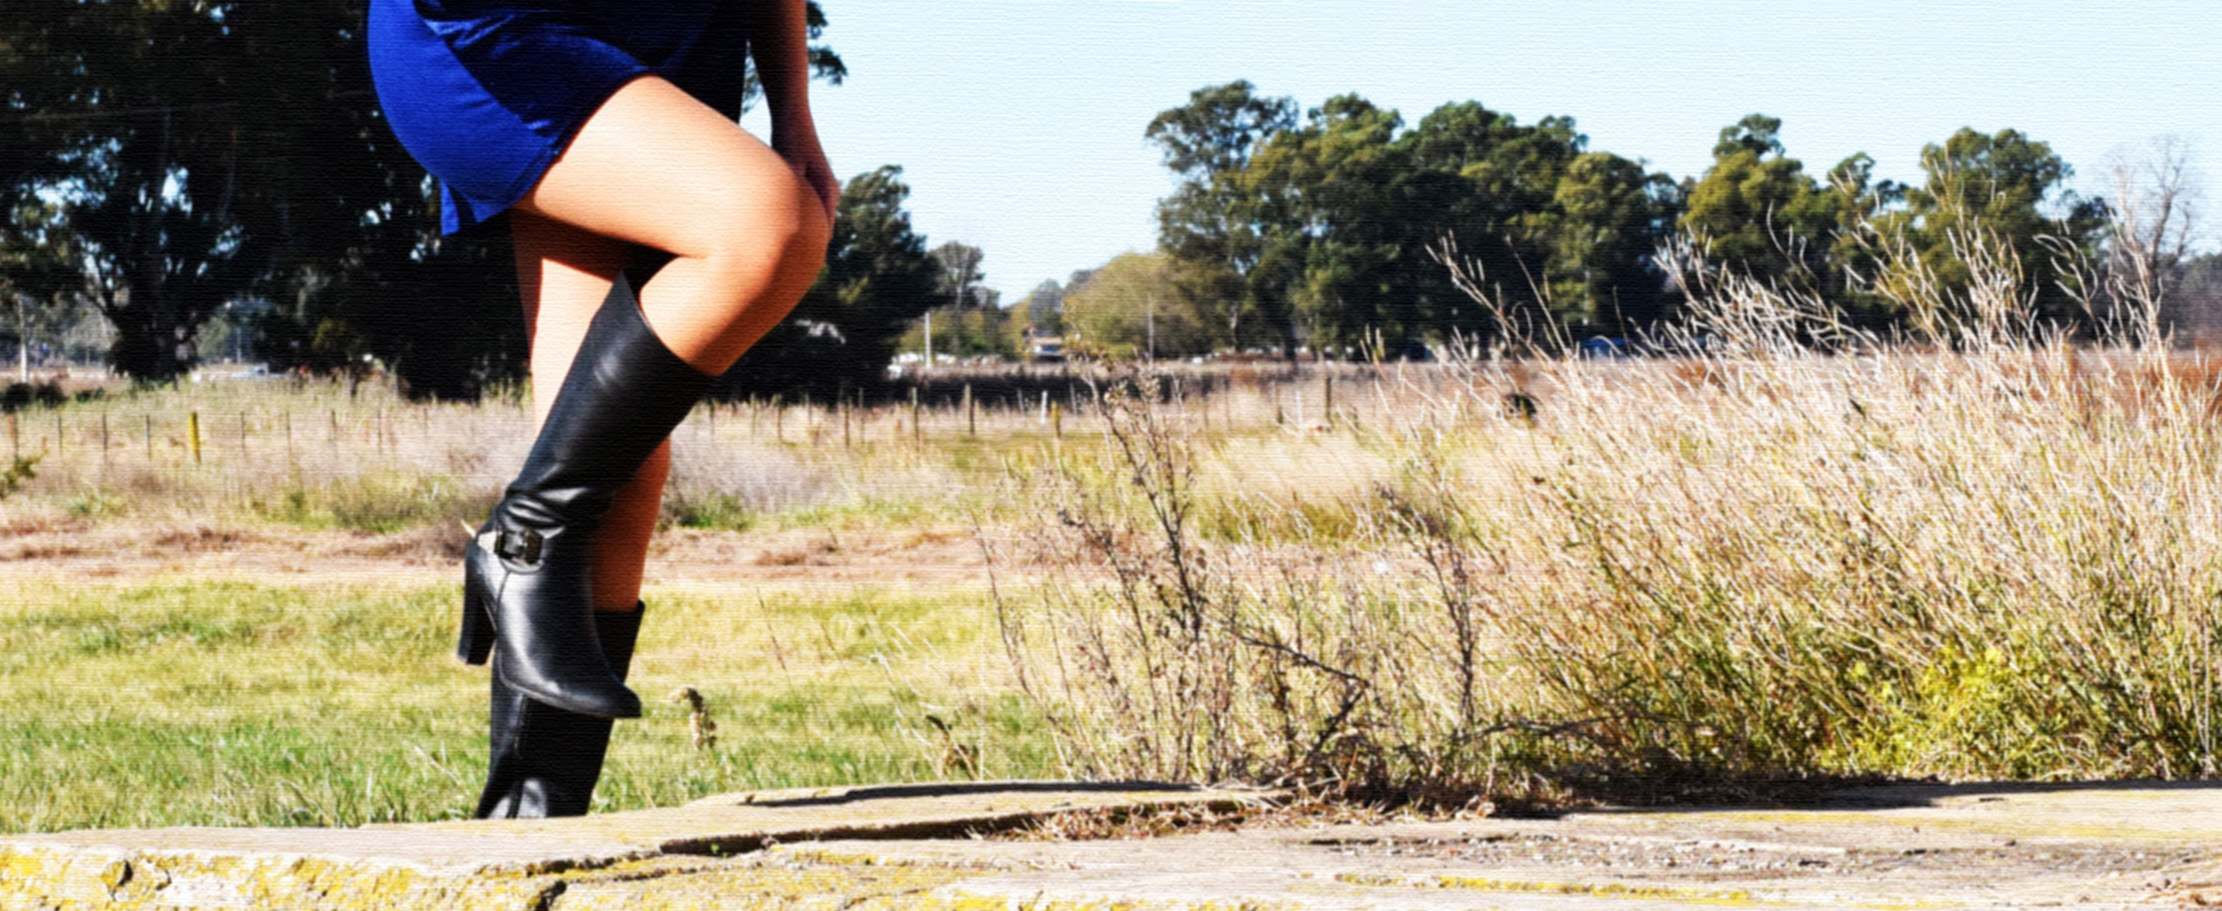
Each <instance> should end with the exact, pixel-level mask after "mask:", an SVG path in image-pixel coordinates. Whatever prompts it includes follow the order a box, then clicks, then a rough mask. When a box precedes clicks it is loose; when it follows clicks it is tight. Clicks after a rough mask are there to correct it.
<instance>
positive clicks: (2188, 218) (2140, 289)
mask: <svg viewBox="0 0 2222 911" xmlns="http://www.w3.org/2000/svg"><path fill="white" fill-rule="evenodd" d="M2193 160H2194V156H2193V155H2192V152H2191V146H2190V143H2189V142H2188V141H2186V140H2185V139H2183V138H2182V137H2180V136H2159V137H2155V138H2153V139H2152V140H2151V141H2150V142H2148V143H2147V145H2146V148H2145V149H2144V151H2143V152H2142V153H2131V152H2128V151H2117V152H2116V153H2115V154H2114V155H2113V156H2111V158H2110V160H2109V161H2108V162H2107V182H2108V190H2109V191H2110V192H2111V193H2112V194H2113V195H2112V197H2111V198H2109V199H2108V200H2107V207H2106V209H2107V219H2108V222H2109V225H2108V231H2107V235H2108V236H2107V241H2106V253H2107V255H2106V270H2105V271H2106V275H2105V280H2104V287H2103V289H2102V293H2101V294H2100V295H2098V296H2099V297H2100V300H2099V301H2098V302H2097V303H2098V305H2099V306H2100V307H2102V308H2104V309H2106V310H2108V311H2110V312H2109V313H2107V314H2104V316H2106V317H2108V318H2111V319H2115V320H2132V321H2134V322H2135V324H2136V325H2137V327H2138V329H2139V330H2140V332H2141V334H2142V336H2143V338H2145V339H2147V340H2158V339H2159V338H2160V337H2161V333H2162V332H2163V331H2164V330H2165V328H2166V327H2167V326H2168V325H2169V324H2176V323H2184V324H2188V323H2189V320H2187V319H2185V312H2184V308H2183V307H2182V306H2181V304H2182V302H2179V301H2176V300H2173V297H2174V294H2173V291H2174V289H2175V285H2176V284H2177V282H2178V280H2179V278H2180V276H2181V273H2182V272H2183V265H2184V263H2185V261H2186V256H2187V255H2188V254H2189V253H2190V249H2191V241H2192V238H2193V237H2195V236H2196V231H2197V229H2198V214H2199V205H2200V203H2201V202H2202V201H2203V200H2202V199H2201V198H2200V193H2199V186H2200V183H2201V180H2200V175H2199V174H2198V169H2197V168H2196V166H2195V165H2194V164H2193Z"/></svg>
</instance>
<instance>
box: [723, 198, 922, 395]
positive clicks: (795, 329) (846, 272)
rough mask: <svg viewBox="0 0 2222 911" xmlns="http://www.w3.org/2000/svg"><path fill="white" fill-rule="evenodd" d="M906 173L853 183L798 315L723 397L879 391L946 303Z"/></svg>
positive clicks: (738, 367) (751, 356)
mask: <svg viewBox="0 0 2222 911" xmlns="http://www.w3.org/2000/svg"><path fill="white" fill-rule="evenodd" d="M902 173H903V169H902V168H900V167H898V166H895V165H886V166H883V167H881V168H879V169H878V170H875V171H869V172H866V173H863V174H859V175H857V176H856V177H854V178H851V179H850V180H849V182H848V184H847V185H846V186H844V187H843V188H842V190H841V199H840V202H839V203H838V205H837V206H836V208H835V211H834V219H833V237H832V240H831V241H829V242H828V243H827V245H826V267H825V271H824V272H821V273H819V275H818V279H817V281H816V282H815V283H814V284H812V285H811V286H810V290H809V291H808V292H806V293H805V294H804V295H803V298H802V302H801V303H799V304H797V305H796V306H795V310H794V312H793V313H792V314H789V316H788V318H787V319H786V320H784V321H782V322H781V323H780V324H779V326H777V327H776V328H774V329H773V330H772V331H771V333H770V334H768V335H766V336H765V337H764V339H763V341H760V342H758V343H757V344H756V347H755V348H753V349H751V350H750V351H749V353H748V354H747V355H745V356H743V357H742V358H741V360H740V362H739V363H737V364H735V365H734V366H733V369H732V370H731V371H730V372H728V373H727V374H726V376H725V377H724V379H723V380H722V381H721V382H720V383H719V387H718V388H719V390H720V391H721V392H722V393H723V394H726V395H769V394H775V393H787V394H795V393H809V394H812V395H815V396H818V397H819V398H820V399H824V398H827V397H829V396H831V395H836V394H842V393H846V392H862V391H872V390H876V389H878V388H879V387H880V386H881V385H882V384H884V383H885V381H886V378H887V365H888V362H889V361H890V360H892V359H893V357H894V354H895V351H896V347H897V345H898V344H899V343H900V342H901V340H902V337H903V334H904V333H905V332H907V331H908V330H909V328H910V324H911V322H912V321H913V320H916V319H917V318H919V317H920V316H922V315H924V314H925V313H926V311H928V310H930V309H932V308H933V307H934V306H935V305H936V304H937V303H940V302H942V301H943V300H946V298H944V297H942V295H941V294H940V292H939V290H938V289H939V287H940V284H939V283H940V278H941V275H942V272H941V267H940V266H939V265H938V264H937V263H936V262H935V261H934V259H933V257H931V256H929V255H928V254H927V253H926V239H925V237H924V236H922V235H920V234H918V233H917V232H916V231H914V230H912V228H911V224H910V214H909V213H908V212H905V211H903V200H905V199H907V198H909V196H910V187H909V186H907V185H905V184H904V183H903V182H902V180H901V177H902Z"/></svg>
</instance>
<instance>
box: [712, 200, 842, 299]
mask: <svg viewBox="0 0 2222 911" xmlns="http://www.w3.org/2000/svg"><path fill="white" fill-rule="evenodd" d="M776 184H777V185H776V186H773V187H757V188H752V189H751V191H750V192H748V193H746V194H745V197H744V198H743V199H741V200H740V201H738V202H736V203H735V204H734V205H732V206H730V207H728V208H727V210H726V212H727V217H726V218H724V219H721V220H720V221H721V223H720V224H717V225H714V226H705V231H706V234H707V235H708V236H707V237H706V238H705V240H706V241H707V258H708V259H711V260H713V261H722V262H724V263H726V264H729V265H731V266H734V267H737V268H741V269H745V270H748V271H758V270H764V271H769V272H772V273H775V274H785V275H792V274H795V273H808V274H811V275H815V274H817V271H818V269H819V267H820V266H822V265H823V264H824V262H825V255H826V245H827V243H828V242H830V241H831V239H832V237H833V226H832V224H831V223H830V222H829V221H828V219H827V218H826V216H825V209H824V208H823V207H821V206H820V205H819V204H818V199H817V196H816V194H814V193H812V192H811V191H810V188H809V186H808V185H807V184H804V183H803V182H802V181H801V180H800V179H795V178H791V177H790V178H789V179H788V180H785V181H778V182H776Z"/></svg>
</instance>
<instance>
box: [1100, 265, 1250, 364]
mask: <svg viewBox="0 0 2222 911" xmlns="http://www.w3.org/2000/svg"><path fill="white" fill-rule="evenodd" d="M1178 268H1179V266H1178V264H1177V262H1176V261H1175V260H1174V259H1173V258H1172V257H1171V256H1170V255H1169V254H1166V253H1163V252H1153V253H1125V254H1121V255H1119V256H1117V257H1114V258H1113V259H1112V260H1111V261H1110V262H1108V263H1105V264H1104V265H1103V267H1102V268H1100V269H1096V270H1095V271H1094V272H1093V273H1092V274H1091V275H1090V276H1089V277H1088V280H1087V281H1086V282H1084V283H1082V284H1081V285H1079V286H1078V287H1075V288H1073V289H1071V290H1070V291H1069V292H1068V293H1067V294H1066V295H1065V312H1064V322H1065V326H1066V336H1065V347H1066V348H1067V349H1069V350H1072V351H1074V352H1079V353H1085V354H1090V355H1094V356H1097V357H1108V358H1118V359H1127V358H1145V359H1153V358H1159V357H1189V356H1192V355H1198V354H1208V353H1210V352H1211V351H1213V350H1214V349H1216V348H1217V347H1219V345H1220V340H1221V338H1222V337H1221V336H1219V335H1217V333H1215V332H1214V331H1213V330H1214V329H1215V328H1216V327H1214V326H1213V325H1212V324H1211V323H1210V321H1209V319H1208V318H1207V317H1205V316H1204V315H1203V313H1202V312H1201V311H1202V310H1204V309H1205V308H1203V307H1200V306H1199V305H1198V302H1197V301H1196V300H1195V299H1193V298H1191V297H1189V296H1187V295H1186V294H1185V293H1184V292H1183V289H1182V286H1181V283H1180V281H1179V280H1178V278H1177V276H1176V274H1175V271H1176V270H1177V269H1178Z"/></svg>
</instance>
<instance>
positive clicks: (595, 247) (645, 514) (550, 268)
mask: <svg viewBox="0 0 2222 911" xmlns="http://www.w3.org/2000/svg"><path fill="white" fill-rule="evenodd" d="M509 218H510V236H511V238H512V239H513V242H514V245H515V247H516V251H517V290H518V296H519V297H521V298H523V299H524V306H525V330H526V332H527V333H529V334H530V336H531V339H532V392H533V409H534V411H535V412H537V413H538V416H539V418H540V420H542V421H545V420H547V417H548V409H549V408H551V407H553V406H554V405H555V394H556V390H557V389H559V388H561V387H562V385H563V376H564V374H565V373H566V372H568V371H569V370H570V369H571V358H572V356H573V355H576V354H577V353H578V351H579V340H580V339H582V338H584V337H585V336H586V327H587V324H588V323H590V322H592V321H593V319H594V311H595V309H596V308H598V307H600V306H601V305H602V299H603V298H604V297H606V296H608V294H609V290H610V283H611V282H613V281H615V280H616V276H617V271H618V270H619V269H620V268H622V267H623V266H624V264H625V259H626V256H627V252H628V251H627V249H626V245H625V244H622V243H619V242H616V241H613V240H610V239H609V238H606V237H602V236H600V235H596V234H592V233H589V232H586V231H583V230H580V229H578V228H574V227H571V226H569V225H566V224H563V223H561V222H555V221H550V220H548V219H546V218H543V217H540V216H537V215H532V214H529V213H525V212H512V213H510V216H509ZM670 470H671V444H670V443H668V442H667V443H665V444H664V445H663V446H662V447H661V448H658V449H657V450H656V453H655V455H652V456H650V457H649V458H648V461H647V463H645V464H643V465H642V466H641V467H640V473H639V474H638V475H635V476H634V478H633V481H632V483H630V484H627V485H625V486H624V487H621V488H619V489H618V491H617V497H616V499H615V500H614V501H613V502H612V503H611V504H610V509H609V512H608V513H606V514H604V515H603V517H602V524H601V527H600V528H599V529H597V530H596V532H595V537H594V561H593V565H594V572H593V580H594V606H595V607H596V608H598V609H601V610H611V611H630V610H632V609H633V606H634V605H635V604H638V603H639V601H640V586H641V577H642V575H643V572H644V569H645V567H646V565H647V561H648V539H649V537H650V536H652V535H653V534H654V533H655V531H656V520H657V517H658V513H659V512H660V510H661V508H662V505H663V487H664V479H665V478H666V477H667V476H668V475H669V474H670Z"/></svg>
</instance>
